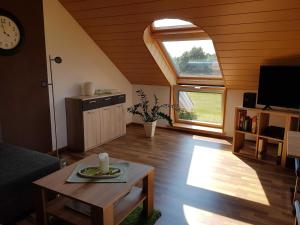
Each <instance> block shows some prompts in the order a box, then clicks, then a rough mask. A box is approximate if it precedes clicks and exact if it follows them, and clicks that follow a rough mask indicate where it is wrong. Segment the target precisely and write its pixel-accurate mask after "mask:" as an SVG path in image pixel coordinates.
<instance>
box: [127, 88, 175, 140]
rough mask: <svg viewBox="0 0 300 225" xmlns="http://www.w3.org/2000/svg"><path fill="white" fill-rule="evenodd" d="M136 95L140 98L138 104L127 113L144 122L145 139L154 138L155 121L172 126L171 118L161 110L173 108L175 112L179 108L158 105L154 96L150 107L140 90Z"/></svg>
mask: <svg viewBox="0 0 300 225" xmlns="http://www.w3.org/2000/svg"><path fill="white" fill-rule="evenodd" d="M136 93H137V95H138V96H139V97H140V103H138V104H135V105H133V106H131V107H129V108H128V109H127V111H128V112H129V113H132V114H133V115H138V116H140V117H141V118H142V120H143V121H144V129H145V134H146V137H153V136H154V133H155V128H156V122H157V120H160V119H162V120H166V121H167V122H168V123H169V125H170V126H172V125H173V121H172V119H171V117H170V116H169V115H167V114H166V113H163V112H162V111H161V110H162V109H165V108H174V109H175V110H178V109H179V108H178V107H177V106H174V105H170V104H162V105H159V101H158V98H157V96H156V95H154V104H153V106H152V107H151V106H150V104H149V100H148V98H147V96H146V94H145V93H144V91H143V90H142V89H139V90H137V91H136Z"/></svg>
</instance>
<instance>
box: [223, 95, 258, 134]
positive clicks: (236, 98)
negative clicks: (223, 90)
mask: <svg viewBox="0 0 300 225" xmlns="http://www.w3.org/2000/svg"><path fill="white" fill-rule="evenodd" d="M245 92H255V91H244V90H227V98H226V111H225V124H224V134H225V136H228V137H232V136H233V129H234V114H235V107H237V106H243V97H244V93H245Z"/></svg>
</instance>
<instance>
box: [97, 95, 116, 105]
mask: <svg viewBox="0 0 300 225" xmlns="http://www.w3.org/2000/svg"><path fill="white" fill-rule="evenodd" d="M113 104H114V103H113V97H106V98H99V107H105V106H110V105H113Z"/></svg>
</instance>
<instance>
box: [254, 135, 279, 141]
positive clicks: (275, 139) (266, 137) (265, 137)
mask: <svg viewBox="0 0 300 225" xmlns="http://www.w3.org/2000/svg"><path fill="white" fill-rule="evenodd" d="M258 137H259V138H262V139H267V140H272V141H277V142H283V139H280V138H274V137H268V136H264V135H258Z"/></svg>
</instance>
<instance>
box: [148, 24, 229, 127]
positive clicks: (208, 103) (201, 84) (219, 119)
mask: <svg viewBox="0 0 300 225" xmlns="http://www.w3.org/2000/svg"><path fill="white" fill-rule="evenodd" d="M150 31H151V38H152V39H154V41H156V43H157V44H158V49H160V51H159V53H160V54H162V55H163V56H164V57H163V58H164V59H165V61H166V62H167V63H166V64H167V65H169V67H170V68H171V71H173V74H175V75H176V83H177V85H175V86H174V87H173V90H174V92H173V93H174V101H175V103H176V104H179V106H180V107H181V108H182V109H184V110H183V111H180V112H175V122H176V123H178V124H192V125H199V126H201V127H210V128H209V129H214V132H219V133H221V132H223V120H224V111H225V95H226V94H225V92H226V89H225V87H224V86H223V82H224V81H223V76H222V72H221V69H220V65H219V62H218V58H217V54H216V51H215V48H214V44H213V41H212V40H211V38H210V37H209V35H208V34H207V33H206V32H205V31H203V30H202V29H200V28H199V27H197V26H195V25H194V24H192V23H191V22H188V21H184V20H179V19H162V20H157V21H154V22H153V23H152V24H151V29H150ZM156 55H157V54H156ZM154 57H155V54H154ZM160 60H161V58H160ZM160 60H157V62H160ZM199 126H198V127H199ZM193 127H195V126H193ZM211 127H213V128H211Z"/></svg>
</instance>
